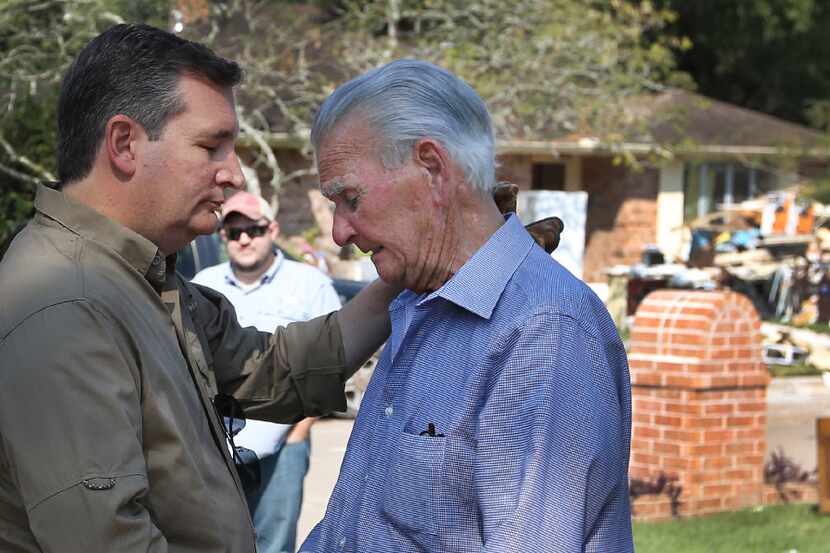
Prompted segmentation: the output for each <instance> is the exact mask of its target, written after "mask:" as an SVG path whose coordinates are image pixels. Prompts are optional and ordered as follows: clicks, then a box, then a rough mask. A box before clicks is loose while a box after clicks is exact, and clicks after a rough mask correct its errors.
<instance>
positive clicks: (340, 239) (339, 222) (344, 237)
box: [331, 209, 355, 248]
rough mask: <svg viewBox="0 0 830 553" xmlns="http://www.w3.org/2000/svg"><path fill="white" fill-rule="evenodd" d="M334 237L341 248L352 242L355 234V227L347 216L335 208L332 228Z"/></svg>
mask: <svg viewBox="0 0 830 553" xmlns="http://www.w3.org/2000/svg"><path fill="white" fill-rule="evenodd" d="M331 235H332V238H334V241H335V242H336V243H337V245H338V246H340V247H341V248H342V247H344V246H346V245H347V244H349V243H351V241H352V239H353V238H354V236H355V231H354V228H353V227H352V225H351V223H350V222H349V221H348V220H347V219H346V217H344V216H342V215H340V214H338V213H337V210H336V209H335V210H334V224H333V226H332V229H331Z"/></svg>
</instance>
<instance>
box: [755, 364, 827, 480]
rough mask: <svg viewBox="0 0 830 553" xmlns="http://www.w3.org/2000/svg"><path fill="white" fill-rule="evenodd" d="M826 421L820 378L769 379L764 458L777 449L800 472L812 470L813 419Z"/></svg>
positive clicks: (814, 465)
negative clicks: (824, 419)
mask: <svg viewBox="0 0 830 553" xmlns="http://www.w3.org/2000/svg"><path fill="white" fill-rule="evenodd" d="M817 417H830V388H826V387H825V386H824V384H822V381H821V377H818V376H805V377H791V378H773V379H772V381H771V382H770V386H769V388H768V389H767V452H768V453H767V456H769V453H771V452H773V451H775V450H776V449H778V448H781V450H783V452H784V454H785V455H786V456H787V457H789V458H791V459H793V460H794V461H795V462H797V463H798V464H799V465H801V467H802V468H803V469H804V470H808V471H811V470H813V469H815V468H816V418H817Z"/></svg>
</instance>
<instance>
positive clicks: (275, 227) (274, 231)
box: [268, 221, 280, 242]
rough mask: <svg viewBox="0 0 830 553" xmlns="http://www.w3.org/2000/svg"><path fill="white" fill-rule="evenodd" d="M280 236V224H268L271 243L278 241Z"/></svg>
mask: <svg viewBox="0 0 830 553" xmlns="http://www.w3.org/2000/svg"><path fill="white" fill-rule="evenodd" d="M279 235H280V224H279V223H278V222H276V221H271V222H270V223H269V224H268V236H270V237H271V242H274V241H276V239H277V236H279Z"/></svg>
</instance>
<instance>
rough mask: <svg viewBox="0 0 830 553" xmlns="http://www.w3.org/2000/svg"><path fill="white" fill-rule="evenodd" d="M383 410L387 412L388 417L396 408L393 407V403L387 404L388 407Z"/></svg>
mask: <svg viewBox="0 0 830 553" xmlns="http://www.w3.org/2000/svg"><path fill="white" fill-rule="evenodd" d="M383 412H384V413H385V414H386V416H387V417H391V416H392V413H394V412H395V410H394V409H392V406H391V405H387V406H386V409H385V410H384V411H383Z"/></svg>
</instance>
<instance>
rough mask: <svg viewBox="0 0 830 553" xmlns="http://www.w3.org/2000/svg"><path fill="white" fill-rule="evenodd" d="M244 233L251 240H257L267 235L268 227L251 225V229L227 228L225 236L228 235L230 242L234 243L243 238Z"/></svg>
mask: <svg viewBox="0 0 830 553" xmlns="http://www.w3.org/2000/svg"><path fill="white" fill-rule="evenodd" d="M243 232H244V233H245V234H247V235H248V237H249V238H257V237H259V236H263V235H265V233H266V232H268V225H251V226H249V227H227V228H225V234H227V235H228V240H233V241H234V242H235V241H237V240H239V239H240V238H241V237H242V233H243Z"/></svg>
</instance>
